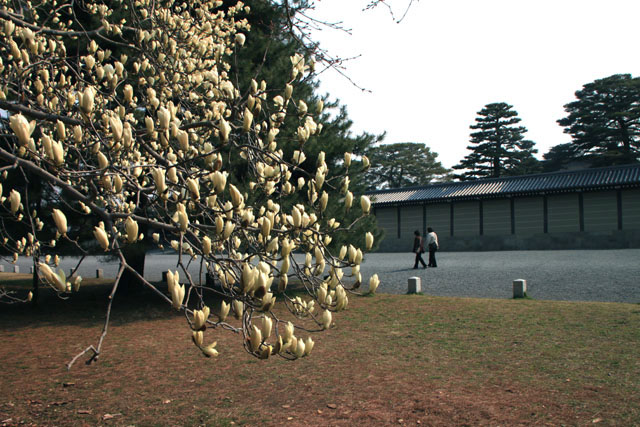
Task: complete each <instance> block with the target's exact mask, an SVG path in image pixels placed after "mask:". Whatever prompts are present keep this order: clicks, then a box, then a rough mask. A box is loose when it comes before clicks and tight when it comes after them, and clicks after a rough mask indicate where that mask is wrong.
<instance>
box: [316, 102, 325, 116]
mask: <svg viewBox="0 0 640 427" xmlns="http://www.w3.org/2000/svg"><path fill="white" fill-rule="evenodd" d="M322 110H324V101H323V100H322V99H319V100H318V102H316V113H317V114H320V113H322Z"/></svg>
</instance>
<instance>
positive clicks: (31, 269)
mask: <svg viewBox="0 0 640 427" xmlns="http://www.w3.org/2000/svg"><path fill="white" fill-rule="evenodd" d="M34 271H35V269H34V268H33V266H31V267H29V273H31V274H33V273H34Z"/></svg>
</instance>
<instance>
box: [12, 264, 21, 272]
mask: <svg viewBox="0 0 640 427" xmlns="http://www.w3.org/2000/svg"><path fill="white" fill-rule="evenodd" d="M13 272H14V273H20V266H19V265H14V266H13Z"/></svg>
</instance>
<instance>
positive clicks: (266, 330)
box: [260, 315, 273, 340]
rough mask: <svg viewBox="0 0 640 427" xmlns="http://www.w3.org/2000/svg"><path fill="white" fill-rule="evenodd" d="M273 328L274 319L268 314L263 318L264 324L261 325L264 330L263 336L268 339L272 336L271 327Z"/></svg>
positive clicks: (261, 330) (262, 330)
mask: <svg viewBox="0 0 640 427" xmlns="http://www.w3.org/2000/svg"><path fill="white" fill-rule="evenodd" d="M272 328H273V320H271V318H270V317H268V316H266V315H265V317H263V318H262V325H260V332H262V338H263V339H265V340H268V339H269V337H270V336H271V329H272Z"/></svg>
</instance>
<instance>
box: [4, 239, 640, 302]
mask: <svg viewBox="0 0 640 427" xmlns="http://www.w3.org/2000/svg"><path fill="white" fill-rule="evenodd" d="M425 255H426V254H425ZM413 257H414V255H413V254H411V253H374V254H368V255H367V256H366V258H365V261H364V263H363V265H362V268H361V271H362V276H363V279H364V280H365V283H368V280H369V276H370V275H372V274H374V273H378V276H379V277H380V280H381V284H380V287H379V288H378V291H379V292H385V293H392V294H402V293H405V292H406V291H407V279H408V278H409V277H412V276H418V277H420V278H421V279H422V291H423V292H424V293H425V294H429V295H441V296H459V297H478V298H511V297H512V295H513V294H512V281H513V280H514V279H526V280H527V286H528V294H529V295H530V296H531V297H532V298H535V299H539V300H567V301H611V302H630V303H640V249H623V250H603V251H586V250H583V251H577V250H576V251H508V252H439V253H438V254H437V259H438V268H429V269H426V270H423V269H419V270H413V269H412V268H411V267H412V266H413ZM176 261H177V256H175V255H162V254H152V255H149V256H147V261H146V267H145V276H146V277H147V278H148V279H150V280H152V281H156V280H160V279H161V275H162V271H165V270H167V269H168V268H172V269H173V268H175V265H176ZM73 262H74V259H71V258H63V259H62V261H61V263H60V267H61V268H64V269H65V271H66V272H68V271H69V268H71V267H73V266H74V264H73ZM4 265H5V271H12V266H10V265H8V264H6V263H4ZM18 265H19V266H20V271H21V272H23V273H24V272H29V267H30V266H31V264H30V260H29V259H27V258H24V257H23V258H21V259H20V260H19V262H18ZM97 268H102V269H103V270H104V275H105V277H115V275H116V273H117V270H118V264H117V262H114V261H109V260H105V259H104V258H89V259H86V260H85V261H84V263H83V265H82V266H81V268H80V274H81V275H82V276H84V277H95V272H96V269H97ZM190 272H191V274H193V275H197V274H198V270H197V266H195V265H194V266H193V268H190ZM366 286H367V285H364V286H363V288H366Z"/></svg>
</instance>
